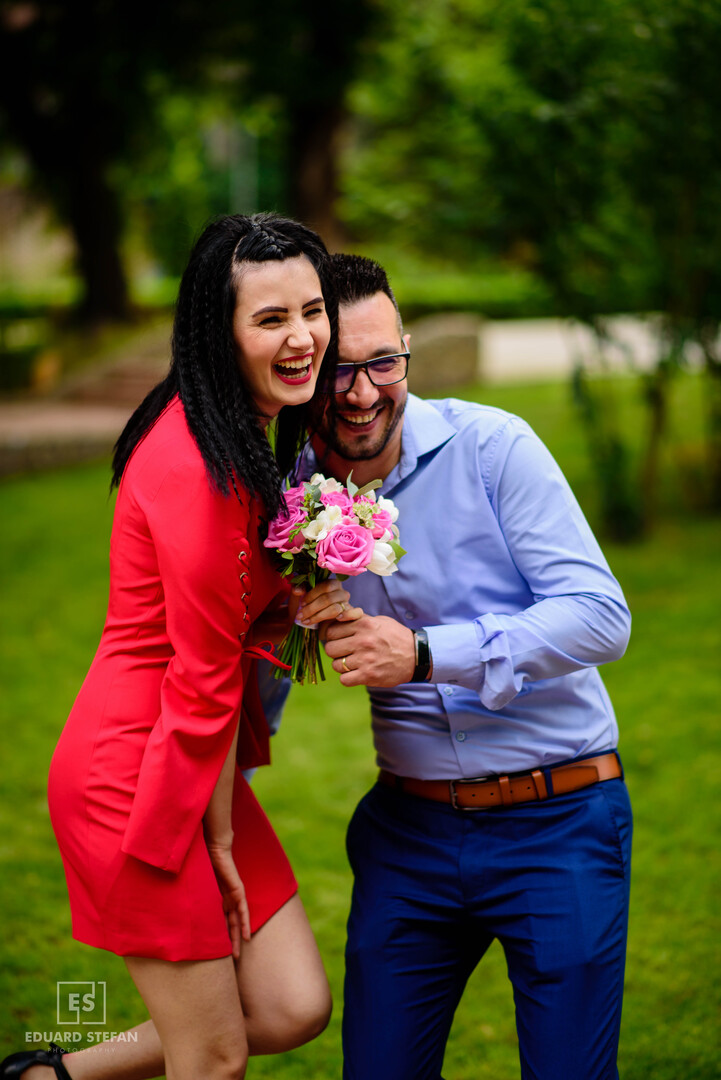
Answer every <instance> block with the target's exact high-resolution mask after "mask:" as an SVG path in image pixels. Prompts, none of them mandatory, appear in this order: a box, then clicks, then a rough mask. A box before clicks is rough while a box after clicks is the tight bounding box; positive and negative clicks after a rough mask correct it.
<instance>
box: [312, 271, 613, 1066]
mask: <svg viewBox="0 0 721 1080" xmlns="http://www.w3.org/2000/svg"><path fill="white" fill-rule="evenodd" d="M335 262H336V270H337V274H338V281H339V289H340V301H341V306H340V339H339V354H340V362H339V368H338V376H337V382H336V384H335V387H334V388H333V389H334V391H335V400H336V405H337V409H336V415H335V416H333V415H332V412H331V411H326V414H325V416H324V417H323V418H322V419H321V424H320V429H319V433H318V435H317V436H316V437H315V439H314V441H313V446H312V451H309V452H308V454H307V460H306V462H305V468H306V469H307V470H310V471H311V472H314V471H316V470H319V471H322V472H324V473H325V474H326V475H333V476H335V477H336V478H338V479H340V480H343V481H344V480H345V479H346V477H347V476H348V474H349V472H350V471H351V470H352V471H353V480H354V482H355V483H357V484H359V485H362V484H364V483H366V482H368V481H370V480H374V479H376V478H380V479H382V481H383V486H382V488H381V489H379V494H381V495H383V496H387V497H388V498H392V499H393V501H394V502H395V504H396V506H397V507H398V510H399V517H398V525H399V528H400V532H401V542H402V544H403V546H404V548H406V549H407V554H406V555H405V556H404V557H403V559H402V560H401V562H400V564H399V569H398V571H397V573H394V574H392V575H390V576H386V577H379V576H376V575H374V574H362V575H360V576H359V577H355V578H351V579H350V580H349V581H348V582H347V583H346V587H347V588H348V590H349V592H350V594H351V599H352V602H353V603H354V604H355V605H357V606H359V607H361V608H362V609H363V611H364V613H365V614H364V615H363V616H362V617H361V618H359V619H357V620H355V621H352V622H346V623H343V622H338V623H335V624H332V625H331V626H330V629H329V630H328V633H327V641H326V651H327V653H328V655H329V656H330V657H331V658H332V660H333V668H334V669H335V671H337V672H338V674H339V676H340V681H341V683H343V685H345V686H355V685H360V684H362V685H365V686H367V687H368V693H369V696H370V704H371V714H372V725H373V735H374V741H375V747H376V753H377V760H378V764H379V766H380V769H381V772H380V776H379V781H378V783H377V784H376V785H375V786H374V787H373V789H372V790H371V791H370V792H369V793H368V794H367V795H366V796H365V797H364V799H363V800H362V802H361V803H360V805H359V807H358V808H357V810H356V812H355V814H354V817H353V820H352V821H351V824H350V827H349V834H348V850H349V857H350V861H351V865H352V868H353V873H354V879H355V881H354V890H353V901H352V908H351V913H350V919H349V928H348V945H347V953H346V990H345V1009H344V1018H343V1038H344V1054H345V1072H344V1075H345V1077H346V1078H349V1080H426V1078H427V1080H439V1077H440V1076H441V1068H442V1062H443V1054H444V1050H445V1045H446V1041H447V1038H448V1033H449V1031H450V1027H451V1022H452V1019H453V1014H454V1011H455V1008H456V1006H457V1004H458V1002H459V1000H460V997H461V995H462V993H463V988H464V986H465V983H466V980H467V979H468V977H469V975H470V974H471V972H472V971H473V969H474V968H475V966H476V965H477V964H478V962H479V961H480V959H481V958H482V956H483V954H484V952H485V951H486V949H487V948H488V946H489V945H490V944H491V942H492V941H493V939H494V938H498V940H499V942H500V943H501V945H502V947H503V949H504V951H505V954H506V959H507V963H508V971H509V977H510V979H511V982H512V984H513V991H514V998H515V1004H516V1019H517V1029H518V1038H519V1047H520V1055H521V1064H522V1076H523V1077H528V1078H530V1077H533V1078H534V1080H601V1078H608V1080H611V1078H613V1077H617V1076H618V1073H617V1070H616V1053H617V1046H618V1034H619V1025H620V1019H621V1000H622V990H623V976H624V960H625V948H626V929H627V915H628V896H629V872H630V845H631V810H630V805H629V801H628V795H627V792H626V788H625V784H624V781H623V777H622V771H621V767H620V762H619V759H618V756H617V754H616V752H615V751H616V745H617V736H618V731H617V726H616V719H615V717H614V713H613V708H612V706H611V702H610V700H609V697H608V694H607V692H606V690H605V687H604V685H603V682H602V681H601V677H600V675H599V673H598V665H599V664H603V663H607V662H609V661H612V660H617V659H618V658H619V657H620V656H622V654H623V652H624V650H625V648H626V644H627V641H628V635H629V628H630V616H629V612H628V608H627V606H626V603H625V601H624V598H623V594H622V592H621V589H620V587H619V585H618V582H617V581H616V580H615V578H614V577H613V575H612V574H611V571H610V570H609V567H608V565H607V563H606V560H605V559H604V557H603V554H602V552H601V550H600V548H599V546H598V544H597V542H596V540H595V539H594V536H593V534H592V532H591V530H590V529H589V527H588V524H587V522H586V520H585V518H584V516H583V514H582V512H581V510H580V508H579V506H578V504H577V502H576V500H575V498H574V496H573V494H572V492H571V490H570V488H569V486H568V484H567V483H566V481H565V479H564V477H563V475H562V473H561V471H560V469H559V468H558V466H557V465H556V463H555V462H554V460H553V458H552V457H551V455H550V454H549V452H548V451H547V450H546V448H545V447H544V446H543V444H542V443H541V442H540V440H539V439H538V438H537V437H536V436H535V435H534V433H533V432H532V431H531V429H530V428H529V427H528V425H527V424H525V423H524V422H523V421H522V420H520V419H519V418H518V417H515V416H512V415H510V414H509V413H506V412H503V411H502V410H500V409H494V408H489V407H487V406H484V405H478V404H472V403H469V402H464V401H458V400H453V399H449V400H445V401H423V400H421V399H419V398H417V397H415V396H414V395H412V394H409V393H408V388H407V381H406V375H407V366H408V356H409V353H408V348H409V339H408V337H403V330H402V326H401V321H400V315H399V312H398V309H397V306H396V304H395V300H394V297H393V294H392V291H391V289H390V287H389V285H388V282H387V279H386V276H385V274H384V272H383V270H382V269H381V268H380V267H379V266H378V265H377V264H376V263H373V262H371V261H370V260H367V259H361V258H359V257H357V256H344V255H341V256H335ZM442 362H443V358H442V357H439V363H442Z"/></svg>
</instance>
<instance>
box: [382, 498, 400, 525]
mask: <svg viewBox="0 0 721 1080" xmlns="http://www.w3.org/2000/svg"><path fill="white" fill-rule="evenodd" d="M378 505H379V506H380V508H381V510H386V511H387V512H388V513H389V514H390V518H391V521H397V520H398V507H397V506H396V504H395V503H394V502H393V499H386V498H385V496H383V495H381V497H380V499H379V500H378Z"/></svg>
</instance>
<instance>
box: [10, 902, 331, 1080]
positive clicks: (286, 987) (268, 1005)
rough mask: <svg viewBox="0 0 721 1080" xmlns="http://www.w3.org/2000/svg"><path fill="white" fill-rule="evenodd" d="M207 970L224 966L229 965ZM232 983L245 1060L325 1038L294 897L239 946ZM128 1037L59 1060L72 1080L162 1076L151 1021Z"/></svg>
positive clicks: (321, 977) (326, 1006)
mask: <svg viewBox="0 0 721 1080" xmlns="http://www.w3.org/2000/svg"><path fill="white" fill-rule="evenodd" d="M134 962H138V961H132V960H131V961H130V963H129V964H128V967H129V969H130V970H131V974H133V971H132V968H131V963H134ZM140 962H141V963H142V961H140ZM148 963H158V964H162V963H163V961H148ZM208 963H214V964H218V963H226V966H227V963H230V960H229V958H228V960H227V961H208ZM173 966H174V965H173ZM237 979H238V983H237V988H236V989H235V991H234V992H235V997H236V998H237V997H238V994H240V1000H241V1001H242V1007H241V1011H242V1014H243V1020H244V1024H245V1035H246V1039H247V1043H248V1052H249V1053H250V1054H251V1055H252V1054H274V1053H283V1052H284V1051H286V1050H292V1049H294V1048H295V1047H297V1046H301V1045H303V1043H306V1042H309V1041H310V1040H311V1039H313V1038H315V1036H316V1035H319V1034H320V1033H321V1031H323V1029H324V1028H325V1026H326V1025H327V1023H328V1020H329V1018H330V1012H331V996H330V989H329V987H328V980H327V978H326V975H325V971H324V969H323V962H322V960H321V958H320V953H319V952H318V947H317V945H316V942H315V938H314V936H313V932H312V930H311V928H310V924H309V923H308V918H307V916H306V913H305V909H304V908H303V904H302V902H301V900H300V898H299V897H298V895H297V894H296V895H295V896H293V897H292V898H291V899H290V900H289V901H288V903H287V904H284V906H283V907H282V908H281V909H280V910H279V911H277V912H276V913H275V915H273V916H272V917H271V918H270V919H269V920H268V922H267V923H265V925H264V926H262V927H261V928H260V930H258V931H256V933H255V934H254V935H253V937H252V938H251V940H250V942H244V943H243V947H242V954H241V959H240V962H239V963H238V965H237ZM138 988H139V989H140V987H138ZM141 993H142V990H141ZM146 1004H148V1007H149V1008H150V1005H149V1003H148V1002H147V1001H146ZM132 1031H133V1033H135V1032H137V1034H138V1040H137V1042H134V1041H132V1040H131V1039H129V1038H127V1037H125V1038H124V1039H122V1040H121V1041H114V1042H113V1041H111V1042H107V1043H102V1044H99V1045H98V1046H91V1047H88V1048H87V1049H85V1050H79V1051H76V1052H74V1053H72V1054H70V1055H65V1057H64V1064H65V1067H66V1068H67V1070H68V1072H69V1073H70V1075H71V1076H72V1077H73V1080H154V1078H155V1077H159V1076H162V1075H163V1074H164V1073H165V1060H164V1056H163V1047H162V1044H161V1041H160V1036H159V1035H158V1031H157V1029H156V1027H155V1024H154V1022H153V1021H152V1020H148V1021H147V1022H146V1023H144V1024H140V1025H139V1026H138V1027H137V1028H133V1029H132ZM46 1073H47V1075H50V1072H49V1070H45V1069H43V1070H42V1071H41V1072H40V1071H39V1072H38V1077H40V1076H41V1075H42V1076H44V1075H45V1074H46ZM28 1076H29V1077H30V1074H28ZM30 1080H32V1077H30Z"/></svg>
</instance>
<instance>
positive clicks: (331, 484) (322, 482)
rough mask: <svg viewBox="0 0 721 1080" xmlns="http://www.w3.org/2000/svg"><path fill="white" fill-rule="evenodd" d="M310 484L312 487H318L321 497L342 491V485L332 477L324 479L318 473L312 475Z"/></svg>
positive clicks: (321, 474)
mask: <svg viewBox="0 0 721 1080" xmlns="http://www.w3.org/2000/svg"><path fill="white" fill-rule="evenodd" d="M310 482H311V484H313V486H314V487H315V486H318V487H319V488H320V490H321V494H322V495H327V494H328V492H329V491H342V490H343V485H342V484H341V483H340V482H339V481H338V480H335V479H334V478H333V477H332V476H329V477H327V478H326V477H325V476H323V473H319V472H317V473H313V475H312V476H311V478H310Z"/></svg>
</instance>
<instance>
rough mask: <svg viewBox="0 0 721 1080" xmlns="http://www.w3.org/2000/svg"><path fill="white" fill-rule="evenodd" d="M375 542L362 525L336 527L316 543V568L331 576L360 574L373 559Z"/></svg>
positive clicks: (369, 532) (354, 575)
mask: <svg viewBox="0 0 721 1080" xmlns="http://www.w3.org/2000/svg"><path fill="white" fill-rule="evenodd" d="M374 548H375V541H374V539H373V535H372V533H371V531H370V529H365V528H364V527H363V526H362V525H336V527H335V528H334V529H331V531H330V532H329V533H328V535H327V536H325V537H324V538H323V539H322V540H319V541H318V545H317V547H316V549H315V550H316V555H317V556H318V566H322V567H324V569H326V570H330V571H331V573H333V574H348V576H349V577H356V576H357V575H358V574H362V573H363V571H364V570H365V568H366V567H367V566H368V563H369V562H370V561H371V559H372V558H373V551H374Z"/></svg>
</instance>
